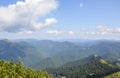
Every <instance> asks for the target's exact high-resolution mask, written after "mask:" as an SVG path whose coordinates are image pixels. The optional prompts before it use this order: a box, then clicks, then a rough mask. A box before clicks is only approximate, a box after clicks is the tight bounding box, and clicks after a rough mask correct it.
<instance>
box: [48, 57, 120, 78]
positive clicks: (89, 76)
mask: <svg viewBox="0 0 120 78" xmlns="http://www.w3.org/2000/svg"><path fill="white" fill-rule="evenodd" d="M47 70H48V72H49V73H51V74H54V77H55V78H61V77H64V78H104V76H106V75H109V74H112V73H114V72H117V71H119V68H118V67H117V66H116V65H114V64H112V63H110V62H108V61H106V60H104V59H97V60H95V61H91V62H89V63H86V64H83V65H77V66H72V67H60V68H56V69H55V68H51V69H47Z"/></svg>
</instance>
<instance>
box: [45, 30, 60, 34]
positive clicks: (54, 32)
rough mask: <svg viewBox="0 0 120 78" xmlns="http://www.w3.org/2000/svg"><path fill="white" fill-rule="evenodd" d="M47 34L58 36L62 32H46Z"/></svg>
mask: <svg viewBox="0 0 120 78" xmlns="http://www.w3.org/2000/svg"><path fill="white" fill-rule="evenodd" d="M46 33H47V34H51V35H58V34H62V31H59V30H50V31H46Z"/></svg>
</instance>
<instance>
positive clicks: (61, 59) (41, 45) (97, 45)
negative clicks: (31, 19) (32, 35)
mask: <svg viewBox="0 0 120 78" xmlns="http://www.w3.org/2000/svg"><path fill="white" fill-rule="evenodd" d="M79 44H80V45H78V44H76V42H75V43H74V42H70V41H53V40H35V39H32V40H31V39H27V40H18V41H17V40H15V41H13V40H8V39H3V40H0V59H5V60H8V59H10V58H14V60H15V61H17V60H19V59H20V60H22V61H23V63H24V64H25V65H26V66H29V67H33V68H47V67H59V66H62V65H64V64H66V63H69V62H73V61H77V60H82V59H83V58H85V57H88V56H90V55H93V54H97V55H100V56H102V57H103V58H105V59H107V60H110V61H112V62H118V60H119V59H120V58H119V56H120V41H103V40H102V41H100V40H99V41H92V42H89V43H87V42H85V43H79ZM111 54H112V55H111ZM113 55H114V56H113ZM83 61H84V60H83Z"/></svg>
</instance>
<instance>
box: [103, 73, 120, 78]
mask: <svg viewBox="0 0 120 78" xmlns="http://www.w3.org/2000/svg"><path fill="white" fill-rule="evenodd" d="M104 78H120V71H119V72H115V73H113V74H111V75H108V76H105V77H104Z"/></svg>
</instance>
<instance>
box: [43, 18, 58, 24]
mask: <svg viewBox="0 0 120 78" xmlns="http://www.w3.org/2000/svg"><path fill="white" fill-rule="evenodd" d="M55 23H57V20H56V19H55V18H48V19H46V20H45V26H51V25H53V24H55Z"/></svg>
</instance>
